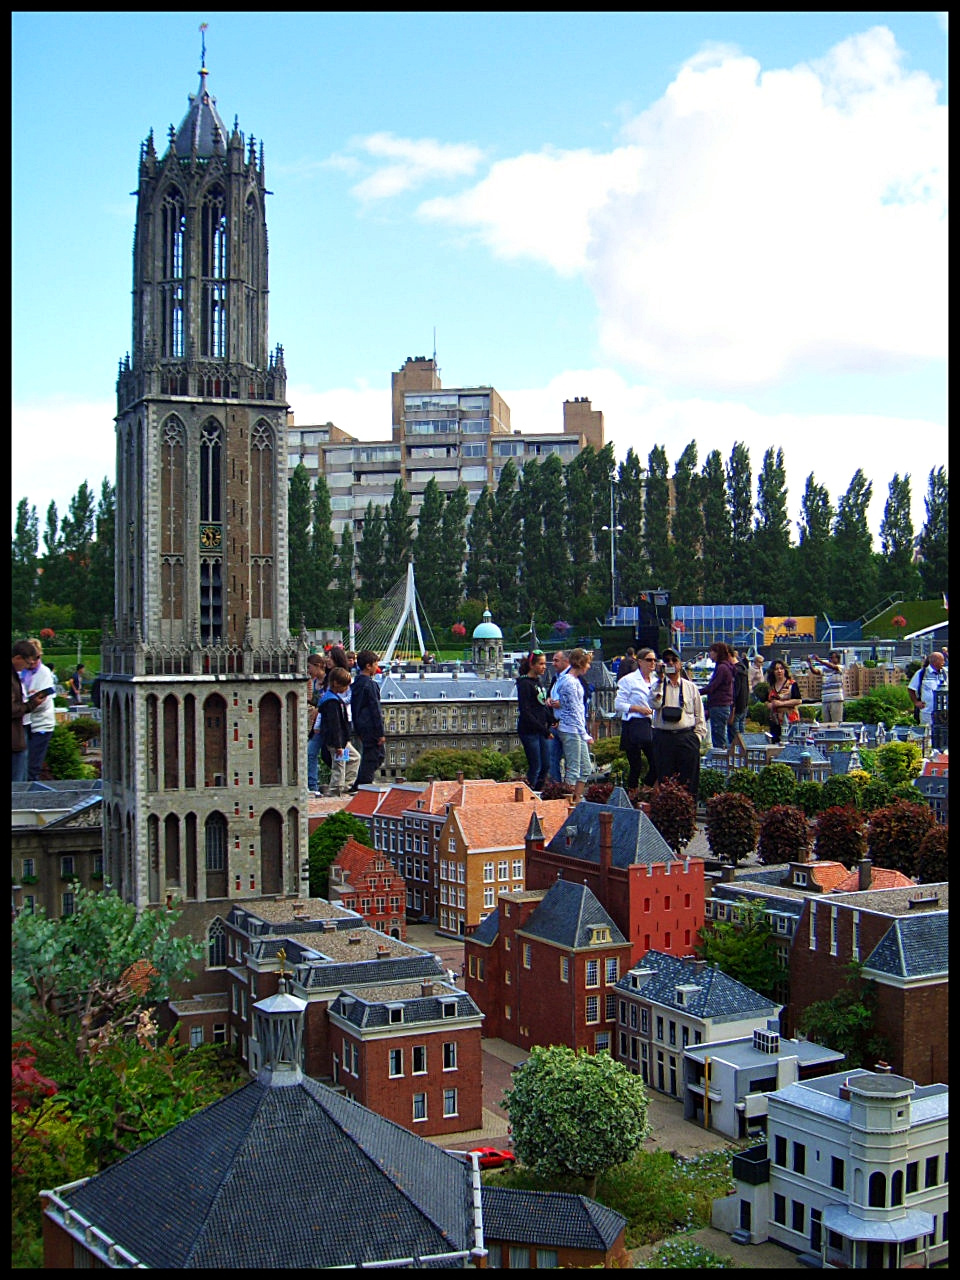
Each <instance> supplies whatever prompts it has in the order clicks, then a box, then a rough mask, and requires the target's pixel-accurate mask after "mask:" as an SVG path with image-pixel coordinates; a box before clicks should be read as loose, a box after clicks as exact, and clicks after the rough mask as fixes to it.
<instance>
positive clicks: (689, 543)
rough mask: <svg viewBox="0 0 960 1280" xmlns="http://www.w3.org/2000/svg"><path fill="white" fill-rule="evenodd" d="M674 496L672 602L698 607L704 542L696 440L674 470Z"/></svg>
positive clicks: (700, 595)
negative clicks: (696, 605)
mask: <svg viewBox="0 0 960 1280" xmlns="http://www.w3.org/2000/svg"><path fill="white" fill-rule="evenodd" d="M673 496H674V515H673V528H672V530H671V535H672V537H671V541H672V544H673V566H674V569H673V601H674V603H675V604H698V603H699V601H700V600H701V599H702V596H703V561H702V559H701V555H702V551H703V545H704V542H705V540H706V539H705V532H704V524H703V510H702V508H701V506H700V477H699V475H698V474H697V442H696V441H695V440H691V441H690V443H689V444H688V445H687V447H686V448H685V449H684V451H683V453H681V455H680V457H679V458H678V459H677V463H676V466H675V467H674V469H673Z"/></svg>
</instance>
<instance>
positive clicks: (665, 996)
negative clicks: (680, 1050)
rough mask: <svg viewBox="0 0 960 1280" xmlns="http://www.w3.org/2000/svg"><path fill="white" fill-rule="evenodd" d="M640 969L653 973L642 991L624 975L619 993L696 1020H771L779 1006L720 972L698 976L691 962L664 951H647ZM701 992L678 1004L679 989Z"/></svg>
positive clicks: (691, 993) (703, 972)
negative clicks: (640, 998)
mask: <svg viewBox="0 0 960 1280" xmlns="http://www.w3.org/2000/svg"><path fill="white" fill-rule="evenodd" d="M639 967H640V968H643V969H654V970H656V972H655V973H654V975H653V977H652V978H648V979H647V981H646V983H645V984H644V985H643V987H642V988H641V989H640V990H639V991H636V990H634V988H633V986H632V984H631V981H630V975H629V973H628V974H625V975H624V976H623V977H622V978H621V979H620V981H619V982H618V983H617V989H618V990H620V991H623V992H625V993H627V994H633V995H635V996H636V995H642V997H643V999H644V1000H649V1001H650V1002H651V1003H653V1004H660V1005H664V1006H666V1007H667V1008H669V1009H673V1010H676V1009H682V1010H683V1012H684V1013H688V1014H692V1015H693V1016H694V1017H697V1018H714V1019H716V1020H718V1021H721V1022H722V1021H724V1020H725V1019H727V1018H743V1017H747V1016H749V1015H751V1014H756V1016H757V1017H759V1018H763V1017H766V1018H772V1017H774V1016H775V1015H776V1013H777V1011H778V1009H779V1008H780V1006H779V1005H776V1004H774V1003H773V1002H772V1001H770V1000H768V999H767V997H766V996H762V995H760V994H759V993H758V992H756V991H754V990H752V988H750V987H747V986H745V985H744V984H743V983H742V982H737V980H736V978H731V977H729V976H728V975H727V974H725V973H724V972H723V971H722V970H721V969H715V968H713V967H712V966H710V965H706V966H705V967H704V968H703V969H701V970H700V971H699V972H698V971H697V968H696V965H695V964H694V963H693V961H691V960H679V959H678V958H677V957H676V956H670V955H667V954H666V953H665V952H663V951H648V952H647V953H646V955H645V956H644V957H643V959H642V960H641V961H640V966H639ZM688 983H689V984H690V985H691V986H696V987H697V988H698V990H696V991H687V992H686V993H685V996H684V1002H683V1004H682V1005H678V1004H677V987H678V986H684V985H686V984H688Z"/></svg>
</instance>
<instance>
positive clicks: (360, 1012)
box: [330, 987, 480, 1028]
mask: <svg viewBox="0 0 960 1280" xmlns="http://www.w3.org/2000/svg"><path fill="white" fill-rule="evenodd" d="M454 994H456V996H457V1001H456V1004H457V1015H456V1016H457V1017H458V1018H479V1017H480V1010H479V1009H478V1008H477V1006H476V1004H475V1003H474V1002H473V1000H472V999H471V997H470V996H468V995H467V994H466V992H464V991H458V992H456V993H454V992H453V991H451V989H450V988H449V987H444V988H443V990H442V991H441V993H440V995H442V996H445V997H446V1000H443V1001H442V1002H441V999H440V997H439V996H414V997H413V998H405V999H403V1001H402V1003H403V1025H404V1026H412V1025H414V1024H416V1023H418V1022H440V1021H441V1020H442V1019H443V1007H442V1005H443V1004H447V1003H449V1001H450V998H451V997H452V996H453V995H454ZM344 996H346V999H345V998H344ZM351 997H352V999H351ZM389 1003H390V1002H388V1001H386V1000H374V999H372V998H371V997H370V996H365V995H364V993H363V991H362V990H360V991H356V992H349V991H348V992H341V994H340V995H339V996H337V998H336V1000H334V1002H333V1003H332V1004H331V1006H330V1012H331V1013H337V1014H339V1015H340V1017H341V1018H343V1019H344V1021H345V1022H349V1023H351V1024H352V1025H353V1026H356V1027H361V1028H363V1027H386V1026H389V1025H390V1009H389ZM392 1003H394V1004H396V1003H397V1001H396V1000H394V1001H393V1002H392Z"/></svg>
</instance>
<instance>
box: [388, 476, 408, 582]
mask: <svg viewBox="0 0 960 1280" xmlns="http://www.w3.org/2000/svg"><path fill="white" fill-rule="evenodd" d="M411 501H412V499H411V497H410V494H409V493H408V492H407V490H406V489H405V488H404V486H403V481H402V480H395V481H394V483H393V496H392V497H391V499H390V502H389V503H388V504H387V509H386V511H385V512H384V516H383V523H384V559H385V560H386V562H387V583H386V589H389V588H390V586H392V584H393V582H394V581H395V580H396V579H397V578H401V577H403V575H404V573H405V572H406V569H407V565H408V564H409V563H410V560H411V557H412V555H413V516H412V515H411V514H410V506H411Z"/></svg>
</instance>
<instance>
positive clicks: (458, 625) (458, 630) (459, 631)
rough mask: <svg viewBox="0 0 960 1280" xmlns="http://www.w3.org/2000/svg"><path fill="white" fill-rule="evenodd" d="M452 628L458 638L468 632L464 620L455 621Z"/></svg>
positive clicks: (461, 637)
mask: <svg viewBox="0 0 960 1280" xmlns="http://www.w3.org/2000/svg"><path fill="white" fill-rule="evenodd" d="M450 630H451V631H452V632H453V634H454V635H455V636H456V637H457V638H458V639H461V640H462V639H463V637H464V636H465V635H466V634H467V628H466V627H465V626H464V625H463V623H462V622H455V623H454V624H453V626H452V627H451V628H450Z"/></svg>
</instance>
